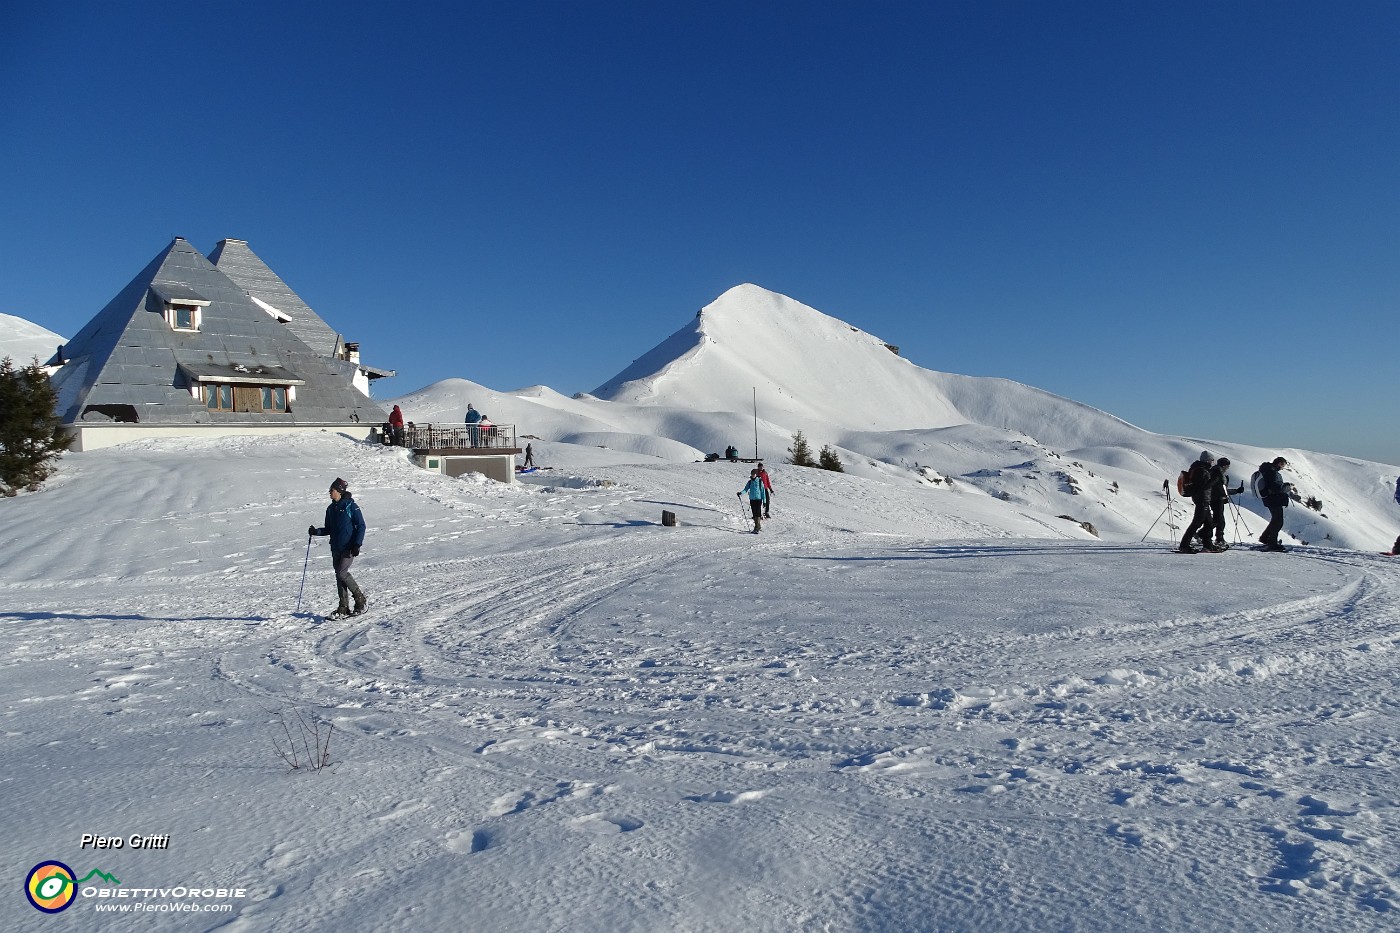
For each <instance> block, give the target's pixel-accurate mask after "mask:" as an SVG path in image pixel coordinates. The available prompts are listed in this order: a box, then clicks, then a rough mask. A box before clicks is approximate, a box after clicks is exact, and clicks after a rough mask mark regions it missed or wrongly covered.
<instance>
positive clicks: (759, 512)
mask: <svg viewBox="0 0 1400 933" xmlns="http://www.w3.org/2000/svg"><path fill="white" fill-rule="evenodd" d="M749 509H751V510H752V511H753V526H754V527H755V528H758V527H760V526H761V525H762V524H763V500H762V499H750V500H749Z"/></svg>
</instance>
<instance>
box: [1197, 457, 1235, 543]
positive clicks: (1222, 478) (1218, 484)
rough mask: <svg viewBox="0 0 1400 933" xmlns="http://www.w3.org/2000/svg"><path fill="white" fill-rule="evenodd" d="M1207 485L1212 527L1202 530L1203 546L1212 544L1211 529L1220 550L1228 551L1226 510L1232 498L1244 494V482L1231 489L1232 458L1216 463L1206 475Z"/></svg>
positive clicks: (1221, 459)
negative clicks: (1213, 531)
mask: <svg viewBox="0 0 1400 933" xmlns="http://www.w3.org/2000/svg"><path fill="white" fill-rule="evenodd" d="M1206 484H1207V487H1208V488H1209V490H1210V511H1211V526H1210V527H1206V528H1202V529H1201V532H1200V535H1201V546H1202V547H1204V546H1205V545H1207V544H1209V543H1210V532H1211V527H1213V528H1214V529H1215V546H1216V547H1217V548H1219V549H1220V550H1222V551H1223V550H1225V549H1227V548H1228V547H1229V546H1230V545H1228V544H1226V543H1225V510H1226V508H1227V507H1228V506H1229V504H1230V497H1231V496H1238V495H1239V494H1240V493H1242V492H1244V480H1240V485H1239V486H1238V487H1237V488H1235V489H1231V488H1230V458H1229V457H1221V458H1220V459H1219V460H1217V461H1215V466H1213V467H1211V468H1210V472H1209V473H1208V474H1207V475H1206Z"/></svg>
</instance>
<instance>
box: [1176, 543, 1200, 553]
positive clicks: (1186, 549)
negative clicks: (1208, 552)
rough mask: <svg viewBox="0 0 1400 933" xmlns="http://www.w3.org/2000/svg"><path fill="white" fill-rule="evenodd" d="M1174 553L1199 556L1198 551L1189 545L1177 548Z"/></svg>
mask: <svg viewBox="0 0 1400 933" xmlns="http://www.w3.org/2000/svg"><path fill="white" fill-rule="evenodd" d="M1176 552H1177V553H1178V554H1199V553H1201V552H1200V551H1198V550H1196V549H1195V548H1193V547H1192V546H1191V545H1189V544H1183V545H1182V546H1181V547H1179V548H1177V549H1176Z"/></svg>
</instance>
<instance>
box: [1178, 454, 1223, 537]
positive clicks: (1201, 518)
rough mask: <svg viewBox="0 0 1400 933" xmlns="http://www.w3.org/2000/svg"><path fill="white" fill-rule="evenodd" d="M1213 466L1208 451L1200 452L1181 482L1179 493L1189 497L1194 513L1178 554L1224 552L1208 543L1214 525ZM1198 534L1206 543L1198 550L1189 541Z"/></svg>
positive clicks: (1212, 460)
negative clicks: (1211, 480) (1211, 477)
mask: <svg viewBox="0 0 1400 933" xmlns="http://www.w3.org/2000/svg"><path fill="white" fill-rule="evenodd" d="M1214 465H1215V458H1214V457H1212V456H1211V453H1210V451H1209V450H1203V451H1201V456H1200V457H1198V458H1197V459H1196V462H1195V463H1192V464H1191V467H1190V468H1189V469H1188V470H1186V475H1185V478H1184V479H1183V480H1182V482H1181V492H1182V494H1183V495H1187V496H1190V497H1191V502H1192V504H1194V505H1195V511H1193V512H1192V513H1191V524H1189V525H1187V526H1186V534H1184V535H1182V536H1181V544H1180V545H1178V546H1177V552H1178V553H1181V554H1199V553H1200V552H1201V551H1212V552H1215V551H1223V550H1225V549H1224V548H1222V547H1216V546H1215V545H1214V544H1211V543H1210V529H1211V528H1213V527H1214V525H1215V520H1214V518H1213V516H1212V513H1211V508H1210V471H1211V468H1212V467H1213V466H1214ZM1198 533H1199V534H1200V535H1201V537H1202V538H1204V539H1205V541H1206V543H1205V544H1204V545H1202V547H1200V548H1196V547H1194V546H1193V545H1192V544H1191V539H1192V538H1194V537H1196V535H1197V534H1198Z"/></svg>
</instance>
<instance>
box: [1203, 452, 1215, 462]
mask: <svg viewBox="0 0 1400 933" xmlns="http://www.w3.org/2000/svg"><path fill="white" fill-rule="evenodd" d="M1200 461H1201V462H1202V463H1214V462H1215V458H1214V457H1212V456H1211V455H1210V451H1209V450H1203V451H1201V456H1200Z"/></svg>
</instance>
